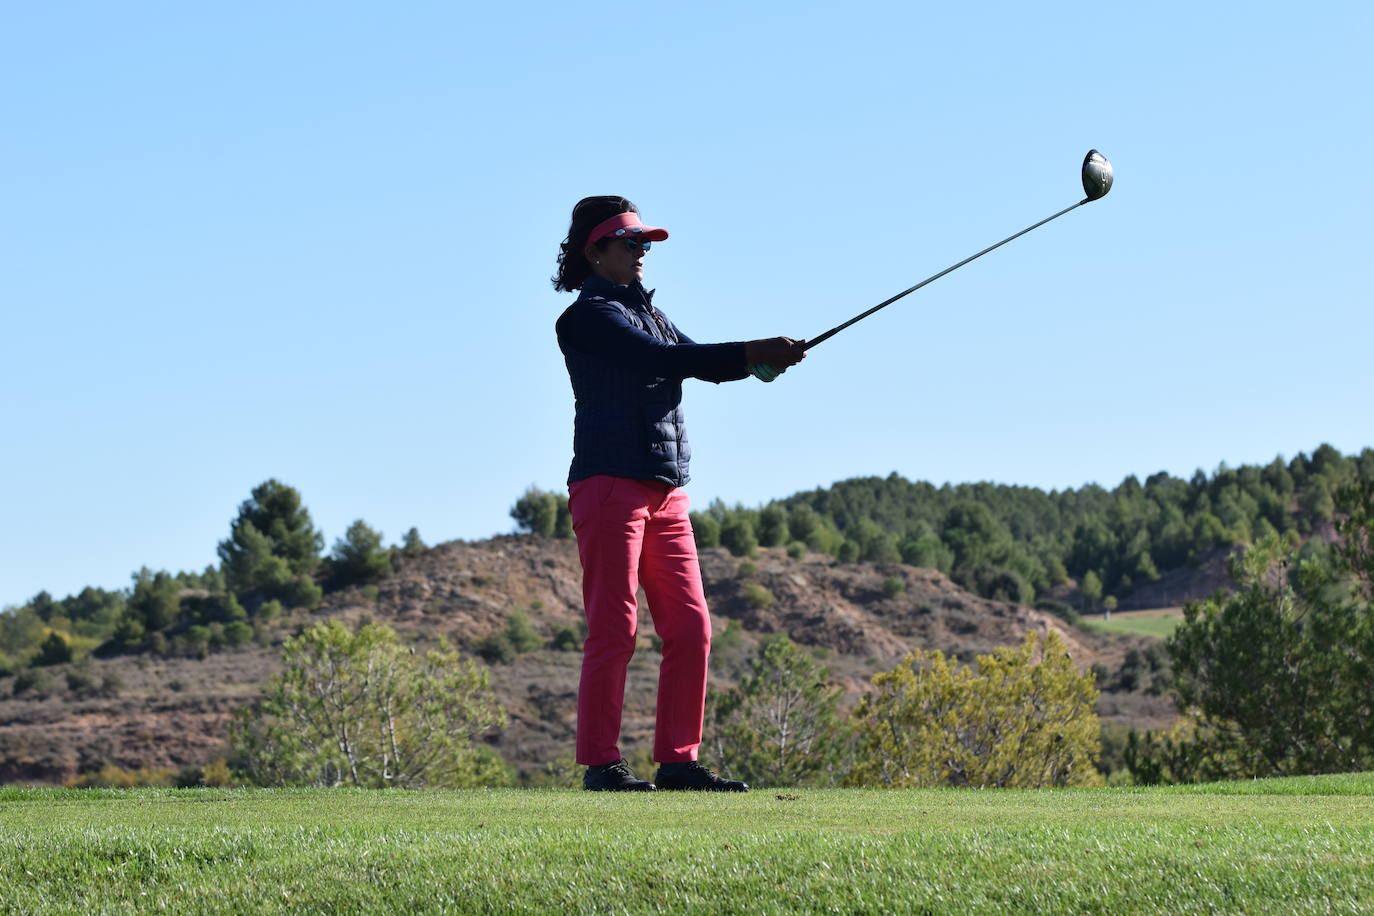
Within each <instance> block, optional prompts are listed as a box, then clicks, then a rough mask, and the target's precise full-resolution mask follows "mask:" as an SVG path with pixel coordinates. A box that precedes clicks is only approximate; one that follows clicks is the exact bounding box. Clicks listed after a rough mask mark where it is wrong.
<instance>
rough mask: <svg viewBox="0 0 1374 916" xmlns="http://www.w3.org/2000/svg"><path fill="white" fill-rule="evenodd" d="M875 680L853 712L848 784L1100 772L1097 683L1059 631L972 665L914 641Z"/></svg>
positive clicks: (1039, 778)
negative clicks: (854, 745) (914, 646)
mask: <svg viewBox="0 0 1374 916" xmlns="http://www.w3.org/2000/svg"><path fill="white" fill-rule="evenodd" d="M873 686H874V688H875V690H874V691H873V692H872V693H869V694H867V695H866V696H865V697H864V698H863V699H862V700H861V701H860V702H859V706H858V708H857V709H856V710H855V713H854V722H855V724H856V729H857V734H858V750H857V754H856V764H855V766H854V768H853V769H852V770H851V771H850V773H849V775H848V777H847V781H848V782H849V783H850V784H851V785H883V786H892V787H918V786H940V785H947V786H974V787H999V788H1009V787H1041V786H1066V785H1094V784H1097V783H1099V782H1100V780H1101V777H1100V775H1099V774H1098V773H1097V771H1096V770H1095V769H1094V767H1093V759H1094V757H1095V756H1096V755H1097V751H1098V747H1099V745H1098V741H1099V725H1098V719H1097V714H1096V712H1094V704H1095V703H1096V701H1097V689H1096V688H1095V687H1094V686H1093V678H1092V675H1091V674H1090V673H1089V674H1080V673H1079V672H1078V670H1077V669H1076V668H1075V667H1074V664H1073V660H1072V659H1071V658H1070V657H1069V655H1068V653H1067V652H1065V650H1064V644H1063V642H1062V641H1061V640H1060V639H1059V636H1058V634H1057V633H1055V632H1054V631H1050V632H1049V633H1048V634H1047V635H1045V636H1040V635H1038V634H1036V633H1034V632H1032V633H1029V634H1027V636H1026V641H1025V642H1024V643H1023V644H1022V645H1021V647H1020V648H1017V649H1012V648H1001V649H996V650H994V651H993V652H992V653H991V654H989V655H980V656H978V658H977V660H976V662H975V666H974V667H968V666H963V665H960V664H958V663H957V662H955V661H953V660H952V659H947V658H946V657H945V656H944V654H943V653H941V652H938V651H931V652H926V651H916V652H913V653H911V654H910V655H908V656H907V657H906V659H904V660H903V661H902V663H901V664H900V665H899V666H897V668H896V669H894V670H893V671H890V672H887V673H884V674H879V675H877V676H875V677H874V678H873Z"/></svg>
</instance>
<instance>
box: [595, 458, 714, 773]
mask: <svg viewBox="0 0 1374 916" xmlns="http://www.w3.org/2000/svg"><path fill="white" fill-rule="evenodd" d="M568 493H569V501H568V507H569V509H570V510H571V512H572V518H573V530H574V531H576V533H577V551H578V553H579V555H580V556H581V558H582V602H583V606H584V607H585V609H586V613H587V641H586V643H585V644H584V645H583V647H582V683H581V685H580V687H579V688H578V692H577V762H578V763H580V764H582V765H584V766H597V765H600V764H605V763H613V762H615V761H616V760H619V759H620V757H621V754H620V748H619V746H618V745H619V743H620V715H621V708H622V706H623V705H624V702H625V671H626V669H627V668H628V667H629V664H630V656H632V655H633V654H634V651H635V628H636V625H637V623H638V601H637V599H636V596H635V595H636V590H637V588H638V587H639V586H640V585H641V584H642V585H643V586H644V594H645V596H646V597H647V598H648V599H649V613H650V614H651V615H652V616H653V619H654V630H655V631H656V632H657V633H658V637H659V638H660V639H661V640H663V661H662V663H661V664H660V665H659V668H658V709H657V717H656V720H655V731H654V760H656V761H658V762H659V763H680V762H682V761H687V760H695V759H696V757H697V748H698V746H700V744H701V719H702V713H703V710H704V708H705V703H706V660H707V657H708V656H709V655H710V652H711V618H710V615H709V614H708V612H707V610H706V595H705V593H704V592H703V591H702V588H701V568H700V566H698V564H697V547H696V541H695V540H694V539H693V537H692V524H691V522H690V521H688V518H687V494H686V493H685V492H684V491H683V490H682V489H681V488H680V487H673V486H670V485H668V484H666V483H660V482H659V481H655V480H635V479H632V478H629V477H608V476H606V475H598V476H595V477H588V478H587V479H585V480H579V481H577V482H576V483H573V484H572V485H570V486H569V487H568Z"/></svg>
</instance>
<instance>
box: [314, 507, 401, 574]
mask: <svg viewBox="0 0 1374 916" xmlns="http://www.w3.org/2000/svg"><path fill="white" fill-rule="evenodd" d="M329 571H330V578H331V581H332V582H333V584H334V585H335V586H336V587H343V586H347V585H356V584H359V583H363V582H375V581H376V580H378V579H382V578H385V577H386V576H389V575H391V571H392V570H391V551H390V550H388V549H387V548H385V547H383V546H382V534H381V532H380V531H376V530H374V529H373V528H372V527H371V526H369V525H368V524H367V522H365V521H363V520H362V519H358V520H357V521H355V522H354V523H353V524H351V525H349V526H348V531H347V532H345V533H344V536H343V537H341V538H339V539H338V540H337V541H335V542H334V550H333V552H332V553H331V554H330V557H329Z"/></svg>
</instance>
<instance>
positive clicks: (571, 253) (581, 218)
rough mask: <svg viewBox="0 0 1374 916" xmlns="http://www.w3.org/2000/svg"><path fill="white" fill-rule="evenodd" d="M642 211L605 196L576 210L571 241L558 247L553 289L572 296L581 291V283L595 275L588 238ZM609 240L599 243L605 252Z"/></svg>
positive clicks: (591, 199)
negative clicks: (622, 216)
mask: <svg viewBox="0 0 1374 916" xmlns="http://www.w3.org/2000/svg"><path fill="white" fill-rule="evenodd" d="M638 212H639V208H638V207H636V206H635V205H634V204H632V203H630V201H629V200H627V199H626V198H624V197H617V196H615V195H613V194H603V195H600V196H597V197H584V198H582V199H581V200H579V201H578V202H577V206H575V207H573V212H572V225H571V226H569V227H568V237H567V238H565V239H564V240H563V242H562V244H560V245H559V246H558V273H556V274H554V275H553V278H552V279H553V288H554V289H556V290H559V291H560V292H572V291H573V290H577V289H581V288H582V281H583V280H586V279H587V274H589V273H591V272H592V265H591V264H590V263H588V261H587V253H586V252H585V251H584V250H583V249H585V248H586V247H587V236H588V235H589V234H591V231H592V230H593V229H595V228H596V227H597V225H598V224H600V223H604V222H605V221H606V220H608V219H610V218H611V217H612V216H615V215H616V214H618V213H638ZM610 242H611V240H610V238H604V239H602V240H600V241H599V242H597V243H596V247H598V248H605V247H606V246H607V245H608V244H610Z"/></svg>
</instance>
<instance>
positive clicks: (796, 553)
mask: <svg viewBox="0 0 1374 916" xmlns="http://www.w3.org/2000/svg"><path fill="white" fill-rule="evenodd" d="M787 555H788V556H789V557H791V558H792V559H794V560H800V559H801V558H802V557H804V556H806V545H805V544H803V543H802V542H801V541H793V542H792V543H790V544H788V545H787Z"/></svg>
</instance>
